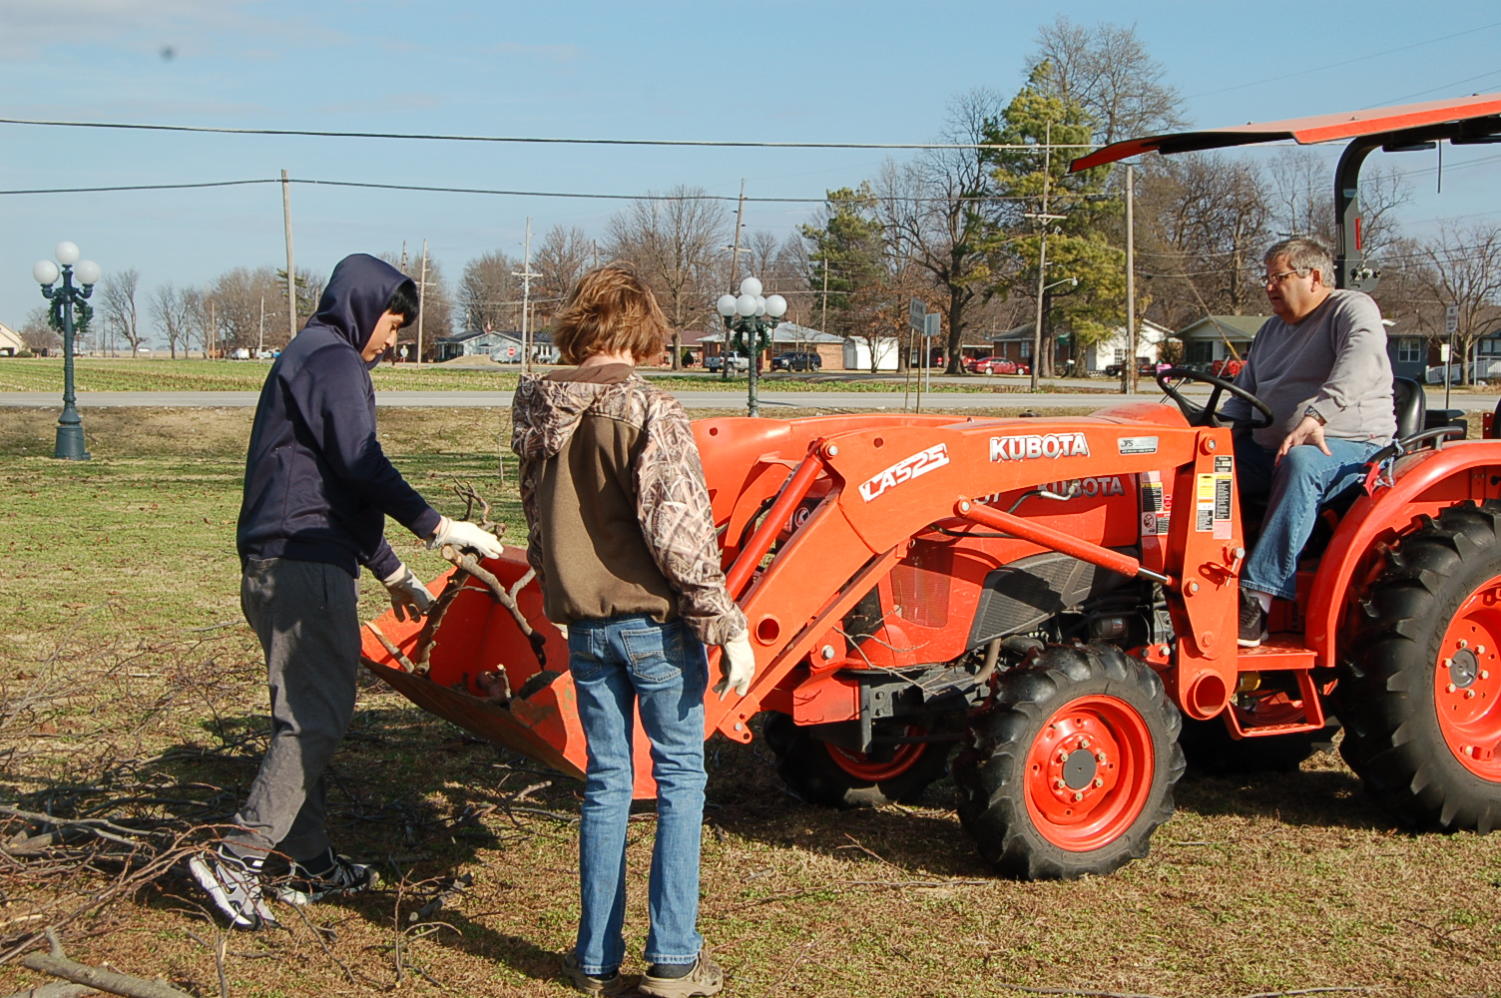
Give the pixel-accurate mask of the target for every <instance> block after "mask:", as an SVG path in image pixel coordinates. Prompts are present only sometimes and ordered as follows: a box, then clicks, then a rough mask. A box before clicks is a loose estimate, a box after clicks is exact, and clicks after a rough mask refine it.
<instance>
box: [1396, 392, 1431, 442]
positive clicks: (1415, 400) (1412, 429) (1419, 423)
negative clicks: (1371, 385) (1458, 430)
mask: <svg viewBox="0 0 1501 998" xmlns="http://www.w3.org/2000/svg"><path fill="white" fill-rule="evenodd" d="M1392 408H1394V409H1395V410H1396V414H1397V439H1398V440H1405V439H1407V438H1408V437H1410V436H1412V435H1413V434H1414V433H1421V432H1423V429H1424V423H1425V421H1426V420H1427V418H1428V399H1427V397H1426V396H1425V395H1424V394H1423V386H1422V385H1420V384H1418V383H1417V382H1416V381H1414V380H1412V379H1411V378H1393V379H1392Z"/></svg>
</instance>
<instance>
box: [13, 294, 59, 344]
mask: <svg viewBox="0 0 1501 998" xmlns="http://www.w3.org/2000/svg"><path fill="white" fill-rule="evenodd" d="M17 332H18V334H19V335H20V337H21V342H22V343H25V344H26V349H28V350H30V351H31V352H32V353H38V354H40V353H45V354H50V353H52V351H54V350H61V349H62V346H63V338H62V337H61V336H59V335H58V333H57V330H55V329H53V328H52V323H51V321H50V312H49V311H48V308H47V306H46V305H38V306H37V307H36V308H34V309H32V310H31V311H30V312H28V313H27V314H26V321H25V323H23V324H22V325H21V328H20V329H19V330H17Z"/></svg>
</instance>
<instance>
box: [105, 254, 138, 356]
mask: <svg viewBox="0 0 1501 998" xmlns="http://www.w3.org/2000/svg"><path fill="white" fill-rule="evenodd" d="M140 283H141V275H140V273H139V272H138V271H137V270H136V269H135V268H134V267H127V268H126V269H124V270H120V271H116V272H114V273H112V274H109V275H107V276H106V277H105V278H104V287H103V292H104V293H103V295H102V298H103V302H102V304H103V306H104V308H103V312H104V321H105V323H106V324H108V325H109V327H110V328H111V329H113V330H114V331H115V332H116V333H118V334H119V335H120V336H121V338H123V339H124V340H125V342H126V343H128V344H130V355H131V356H132V357H134V356H135V355H136V348H137V347H139V346H140V345H141V342H142V341H143V340H144V339H145V338H146V337H145V336H144V335H143V334H142V333H141V328H140V317H139V312H138V310H137V308H136V291H137V289H138V288H139V286H140Z"/></svg>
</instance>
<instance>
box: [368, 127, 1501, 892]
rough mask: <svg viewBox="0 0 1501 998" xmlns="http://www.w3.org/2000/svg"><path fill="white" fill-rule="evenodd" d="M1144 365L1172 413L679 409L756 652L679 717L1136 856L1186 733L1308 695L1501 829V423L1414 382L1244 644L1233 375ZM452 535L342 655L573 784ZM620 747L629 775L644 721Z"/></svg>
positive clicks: (1008, 827) (547, 683)
mask: <svg viewBox="0 0 1501 998" xmlns="http://www.w3.org/2000/svg"><path fill="white" fill-rule="evenodd" d="M1495 104H1496V108H1495V110H1492V111H1489V112H1488V113H1490V114H1492V115H1494V114H1496V113H1497V112H1498V111H1501V98H1498V99H1497V100H1496V101H1495ZM1463 120H1464V121H1465V122H1466V123H1467V124H1466V127H1470V125H1469V124H1468V123H1469V122H1470V121H1471V119H1468V118H1466V119H1463ZM1489 120H1490V121H1491V122H1492V123H1493V126H1494V123H1495V121H1496V119H1495V118H1491V119H1489ZM1200 148H1202V146H1200ZM1096 155H1098V154H1096ZM1347 262H1348V261H1347V258H1346V257H1345V256H1344V255H1343V254H1342V257H1341V266H1345V265H1346V264H1347ZM1157 380H1158V383H1159V385H1161V386H1162V388H1163V389H1164V391H1166V393H1167V394H1168V396H1169V397H1170V398H1171V399H1172V400H1173V401H1174V402H1175V403H1176V406H1169V405H1163V404H1160V403H1157V402H1149V401H1137V402H1126V403H1123V404H1119V405H1115V406H1112V407H1109V408H1105V409H1101V410H1099V411H1097V412H1095V413H1093V414H1092V415H1090V416H1087V417H1069V418H1045V419H1036V418H1027V419H975V418H963V417H956V416H949V415H929V414H923V415H917V416H914V415H889V414H881V415H843V416H826V417H815V418H808V419H796V420H787V421H782V420H770V419H742V418H733V419H710V420H702V421H699V422H698V423H696V424H695V428H694V429H695V434H696V436H697V439H698V443H699V448H700V451H701V452H702V454H703V455H704V464H705V476H706V480H707V483H708V486H709V492H710V495H711V497H712V504H713V518H714V521H715V523H716V525H717V526H718V528H719V530H720V537H721V546H722V550H723V564H724V566H725V570H726V575H727V579H728V583H729V588H730V591H731V593H732V595H734V596H735V598H736V599H737V600H738V601H739V603H740V605H741V606H742V607H743V608H744V610H745V613H746V616H747V619H748V621H749V626H750V635H751V643H752V647H753V648H754V650H755V653H756V658H757V671H756V675H755V679H754V681H753V682H752V684H751V687H750V690H749V692H748V693H747V694H746V695H744V696H742V697H736V696H734V695H733V694H732V695H731V696H730V697H728V698H727V699H724V700H720V699H719V698H717V697H713V696H711V697H709V698H708V699H707V701H706V708H707V721H706V723H707V731H706V736H707V735H712V734H713V733H714V732H716V731H717V732H719V733H720V734H722V735H724V736H725V737H727V738H729V739H731V740H734V741H740V742H749V741H750V740H751V739H752V731H753V725H752V721H753V719H755V718H756V717H757V715H761V718H762V720H761V722H760V730H761V733H762V736H763V737H764V739H765V741H766V743H767V745H768V746H769V747H770V748H771V750H772V751H773V752H774V753H775V755H776V757H777V759H778V760H779V772H780V774H781V776H782V778H783V780H784V781H785V782H786V784H787V785H788V787H789V788H790V789H791V790H792V791H793V792H794V793H795V794H797V795H798V796H799V797H801V798H803V799H805V800H808V801H812V802H819V803H826V804H831V805H850V804H858V803H878V802H882V801H888V800H906V799H911V798H913V797H915V796H916V795H918V794H919V793H921V791H922V790H923V789H924V788H925V787H927V786H928V785H929V784H930V783H932V782H933V781H935V780H936V779H938V778H939V777H940V776H942V775H943V774H944V773H945V772H946V771H947V770H949V769H951V771H952V774H953V776H954V780H955V782H956V784H957V785H958V788H959V804H958V811H959V816H960V819H961V821H962V823H963V825H964V827H965V828H966V830H967V831H968V832H969V833H970V834H971V836H972V837H973V838H974V840H975V842H976V843H977V845H978V847H979V850H980V852H981V854H982V855H983V856H984V857H985V858H986V859H987V860H989V861H991V862H992V863H994V864H995V865H996V867H997V868H998V869H1000V870H1001V871H1002V872H1005V873H1007V874H1011V875H1015V876H1020V877H1026V878H1044V877H1048V878H1051V877H1072V876H1077V875H1080V874H1085V873H1103V872H1107V871H1110V870H1113V869H1116V868H1117V867H1119V866H1120V865H1122V864H1123V863H1125V862H1127V861H1129V860H1130V859H1132V858H1134V857H1139V856H1142V855H1144V854H1145V852H1146V850H1147V848H1148V844H1149V840H1150V837H1151V835H1152V832H1153V830H1154V829H1155V828H1156V827H1157V826H1158V825H1159V824H1160V823H1161V822H1162V821H1164V820H1165V819H1166V818H1167V817H1168V816H1169V815H1170V814H1171V813H1172V810H1173V789H1174V785H1175V784H1176V782H1177V781H1178V779H1179V777H1180V776H1181V774H1182V773H1183V770H1184V753H1183V747H1182V745H1180V735H1184V736H1185V737H1191V738H1192V740H1193V741H1194V742H1195V743H1196V744H1199V745H1206V744H1208V745H1210V746H1211V747H1214V746H1216V745H1217V750H1219V751H1222V752H1243V753H1244V752H1246V751H1247V750H1252V749H1253V747H1255V748H1259V747H1262V746H1265V748H1266V749H1267V751H1268V752H1269V753H1270V754H1271V755H1273V756H1275V757H1276V758H1278V759H1279V760H1280V761H1282V762H1283V763H1284V764H1285V763H1287V762H1296V761H1299V760H1300V759H1301V758H1302V757H1303V755H1305V754H1306V753H1307V752H1308V751H1310V750H1311V746H1312V744H1313V742H1314V740H1315V739H1317V738H1322V737H1326V736H1327V733H1328V731H1329V729H1330V726H1331V724H1332V717H1333V715H1335V714H1337V715H1338V719H1339V722H1341V723H1342V724H1343V726H1344V731H1345V734H1344V738H1343V742H1342V751H1343V753H1344V756H1345V758H1346V760H1347V761H1348V762H1349V763H1350V765H1351V767H1352V768H1353V769H1354V770H1355V772H1356V773H1357V774H1358V775H1359V776H1360V777H1361V779H1362V780H1363V782H1364V783H1365V785H1366V786H1367V787H1368V788H1369V789H1370V790H1371V791H1372V792H1373V793H1374V794H1375V795H1376V796H1377V797H1378V798H1379V799H1380V800H1381V801H1382V802H1383V803H1384V804H1385V805H1386V806H1387V807H1388V808H1389V809H1390V810H1391V811H1392V813H1393V814H1394V815H1395V816H1396V817H1397V818H1399V819H1400V820H1402V821H1403V822H1405V823H1408V824H1412V825H1415V826H1420V827H1421V826H1430V827H1440V828H1446V829H1456V828H1473V829H1479V830H1481V831H1489V830H1490V829H1492V828H1493V827H1495V826H1496V825H1497V824H1498V823H1501V440H1494V439H1479V440H1459V441H1452V440H1450V439H1449V438H1451V437H1453V436H1455V435H1462V434H1463V428H1462V427H1456V426H1454V425H1451V424H1448V423H1444V424H1443V425H1439V426H1436V427H1432V428H1429V427H1427V426H1425V424H1424V415H1423V404H1422V402H1423V399H1422V394H1421V391H1415V392H1414V391H1406V392H1402V393H1399V399H1398V410H1399V411H1398V417H1399V427H1400V429H1399V437H1400V438H1401V439H1400V440H1399V442H1398V443H1396V444H1394V445H1393V446H1392V447H1390V448H1388V449H1387V450H1386V451H1385V452H1383V453H1382V454H1380V455H1378V459H1377V460H1376V461H1374V462H1373V463H1372V468H1371V472H1370V474H1369V475H1368V477H1367V479H1366V483H1365V488H1364V489H1361V490H1359V493H1358V494H1357V495H1355V496H1353V497H1348V498H1350V501H1349V504H1348V506H1347V507H1344V508H1342V509H1340V510H1338V511H1337V512H1331V514H1330V515H1329V516H1328V517H1327V518H1326V520H1327V525H1328V530H1327V531H1326V537H1325V538H1324V539H1322V540H1320V541H1319V542H1318V544H1319V546H1318V549H1317V550H1316V551H1315V550H1310V551H1309V552H1307V553H1306V554H1307V557H1306V558H1305V559H1304V562H1303V564H1302V567H1301V569H1300V571H1299V574H1298V599H1297V600H1296V602H1294V603H1277V604H1274V607H1273V612H1272V617H1271V620H1270V625H1271V626H1270V630H1271V636H1270V639H1269V640H1267V641H1265V642H1264V643H1263V644H1262V645H1261V646H1260V647H1258V648H1253V649H1242V648H1239V647H1237V643H1236V626H1237V621H1236V609H1237V583H1238V578H1239V572H1240V567H1241V564H1242V562H1243V559H1244V557H1245V554H1246V550H1247V546H1248V541H1247V538H1246V533H1245V531H1246V529H1247V526H1248V523H1249V524H1250V525H1251V526H1254V522H1251V521H1253V520H1254V518H1253V517H1247V516H1245V514H1244V513H1243V511H1242V509H1241V504H1240V500H1239V497H1238V494H1237V491H1236V482H1235V476H1236V463H1235V458H1234V453H1233V447H1232V444H1231V429H1230V428H1229V427H1228V426H1225V425H1221V421H1220V419H1219V418H1218V417H1217V415H1216V407H1217V404H1218V402H1219V400H1220V399H1221V398H1223V396H1224V394H1225V393H1227V392H1228V393H1232V394H1240V395H1244V394H1245V393H1244V392H1243V391H1242V390H1241V389H1239V388H1238V387H1236V386H1235V385H1233V384H1232V383H1230V382H1227V381H1224V380H1221V379H1219V378H1216V377H1214V376H1211V375H1206V374H1197V373H1193V372H1189V371H1184V370H1178V369H1171V370H1166V371H1162V372H1160V373H1159V374H1158V376H1157ZM1191 381H1199V382H1205V383H1207V384H1208V385H1209V386H1210V389H1211V390H1210V392H1209V396H1208V398H1207V399H1204V398H1202V396H1200V395H1198V394H1194V395H1192V396H1190V395H1188V394H1185V392H1184V391H1183V390H1182V389H1183V386H1184V384H1185V382H1191ZM1248 400H1249V401H1251V403H1252V405H1253V407H1258V408H1259V410H1260V412H1261V413H1262V414H1263V415H1264V416H1265V417H1266V418H1268V419H1269V418H1270V414H1269V413H1267V412H1266V410H1265V406H1262V405H1261V404H1260V403H1259V402H1258V401H1256V400H1254V399H1249V398H1248ZM451 554H453V558H454V560H455V562H456V564H458V565H459V567H457V568H455V570H454V571H453V572H451V573H450V574H449V575H448V576H445V577H444V578H443V579H440V580H439V581H438V583H435V586H437V585H441V588H442V592H441V595H440V599H439V601H438V607H437V609H436V610H435V611H434V613H433V614H431V615H430V616H429V618H428V619H427V620H426V621H421V622H415V623H414V622H407V623H401V622H397V621H395V620H394V618H392V617H391V616H390V615H387V616H385V617H382V618H380V619H379V620H377V621H374V622H372V623H371V624H370V625H368V626H367V631H366V635H365V654H366V660H367V664H369V666H370V667H371V668H372V669H373V670H375V671H376V672H377V673H378V674H380V675H381V676H382V677H384V678H385V679H387V680H388V681H389V682H391V683H392V684H393V685H394V686H396V687H397V688H398V689H399V690H401V691H402V692H403V693H405V694H406V695H407V696H409V697H410V698H411V699H413V700H414V701H415V702H417V703H418V704H420V705H422V706H423V707H425V708H427V709H429V710H432V711H434V712H436V713H438V714H440V715H442V716H445V717H447V718H449V719H451V720H453V721H455V722H457V723H459V724H461V725H463V726H465V727H467V728H469V729H470V730H472V731H474V732H476V733H478V734H480V735H482V736H484V737H486V738H489V739H492V740H494V741H496V742H499V743H501V744H504V745H507V746H510V747H511V748H514V749H516V750H518V751H520V752H523V753H525V754H527V755H529V756H532V757H534V758H536V759H539V760H541V761H543V762H545V763H547V764H549V765H551V766H553V767H555V768H556V769H558V770H559V771H561V772H563V773H567V774H571V775H573V776H580V775H581V773H582V769H583V766H584V759H585V751H584V743H583V735H582V731H581V729H580V725H579V722H578V717H577V712H576V708H575V702H574V694H573V687H572V684H571V682H570V680H569V676H568V673H567V670H566V659H567V650H566V646H565V643H564V642H563V640H562V637H561V635H560V634H559V633H558V632H557V630H556V628H554V627H552V626H551V625H550V624H548V623H547V622H546V620H545V618H544V617H543V615H542V611H541V605H540V604H541V597H540V593H539V591H538V587H537V586H536V585H535V584H534V583H533V582H532V579H531V573H530V571H529V568H528V566H527V564H526V560H525V557H524V552H522V551H520V550H519V549H509V548H508V549H507V551H506V554H505V556H504V557H502V558H500V559H496V560H492V561H487V562H485V563H483V564H479V563H476V562H475V561H474V560H473V559H472V558H468V557H467V556H459V555H457V553H451ZM635 745H636V749H637V753H638V758H637V767H636V772H637V787H636V790H637V794H638V795H639V796H649V795H650V794H651V793H652V790H653V788H652V786H651V784H650V775H649V774H650V767H649V765H648V764H647V760H646V752H647V747H646V739H645V737H644V736H642V735H641V734H640V732H639V730H638V733H637V737H636V740H635ZM956 746H957V751H955V748H956Z"/></svg>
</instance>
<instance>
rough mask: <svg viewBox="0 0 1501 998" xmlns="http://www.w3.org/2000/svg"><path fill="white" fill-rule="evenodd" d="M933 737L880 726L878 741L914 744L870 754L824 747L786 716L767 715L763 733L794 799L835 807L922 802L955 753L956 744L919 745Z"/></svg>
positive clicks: (916, 729)
mask: <svg viewBox="0 0 1501 998" xmlns="http://www.w3.org/2000/svg"><path fill="white" fill-rule="evenodd" d="M950 730H953V729H950ZM930 733H931V732H930V731H929V730H928V729H927V728H924V727H922V726H920V725H916V724H909V723H906V722H902V723H900V724H898V723H896V722H890V721H886V722H878V723H877V727H876V734H877V735H878V736H884V737H886V738H905V739H912V740H908V741H893V742H891V743H889V744H885V745H883V746H882V747H881V748H879V749H878V750H873V751H871V752H869V753H866V752H857V751H853V750H850V749H846V748H842V747H840V746H839V745H836V744H834V743H833V742H829V741H824V740H823V739H821V738H818V737H816V735H815V734H814V731H813V729H812V728H810V727H799V726H798V725H797V723H796V722H795V721H793V720H792V718H790V717H788V716H787V715H786V714H769V715H767V718H766V727H765V728H764V730H763V734H764V736H765V738H766V744H767V746H769V747H770V748H771V750H772V752H774V753H775V754H776V757H777V773H778V774H779V775H780V776H781V777H782V782H783V783H785V784H786V785H787V789H788V790H790V791H792V794H793V796H795V797H797V798H798V799H799V800H804V801H807V802H808V803H809V804H823V805H825V806H829V807H873V806H877V805H880V804H889V803H891V802H893V801H901V802H905V803H910V802H913V801H915V800H917V798H919V797H921V796H922V793H923V791H924V790H926V789H927V788H928V785H929V784H931V783H932V782H933V781H934V780H937V779H938V778H939V777H941V776H942V775H943V772H944V768H945V766H946V765H947V764H948V755H949V750H950V749H951V748H953V743H952V741H944V740H939V741H918V740H916V739H920V738H923V737H926V736H927V735H928V734H930Z"/></svg>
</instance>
